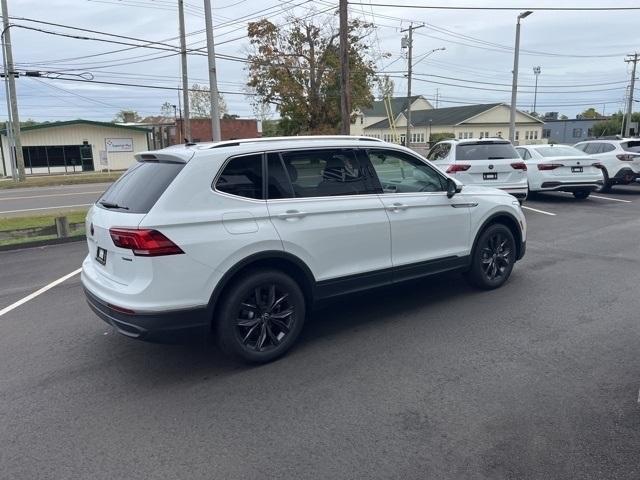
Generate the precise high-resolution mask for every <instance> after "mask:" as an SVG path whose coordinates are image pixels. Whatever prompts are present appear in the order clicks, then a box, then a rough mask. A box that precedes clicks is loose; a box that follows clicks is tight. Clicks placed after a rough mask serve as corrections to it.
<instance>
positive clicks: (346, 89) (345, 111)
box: [339, 0, 351, 135]
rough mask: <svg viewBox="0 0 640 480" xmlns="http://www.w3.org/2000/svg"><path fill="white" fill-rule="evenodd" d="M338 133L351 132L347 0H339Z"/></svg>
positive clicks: (346, 133) (345, 133) (347, 133)
mask: <svg viewBox="0 0 640 480" xmlns="http://www.w3.org/2000/svg"><path fill="white" fill-rule="evenodd" d="M339 13H340V118H341V125H340V133H341V134H342V135H349V134H350V133H351V82H350V78H349V76H350V72H349V18H348V11H347V0H340V5H339Z"/></svg>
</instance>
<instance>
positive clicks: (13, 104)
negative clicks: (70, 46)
mask: <svg viewBox="0 0 640 480" xmlns="http://www.w3.org/2000/svg"><path fill="white" fill-rule="evenodd" d="M1 3H2V27H3V29H2V35H1V37H2V40H3V41H2V44H3V48H4V55H5V75H6V78H5V80H6V81H7V86H8V94H9V98H10V101H9V107H10V108H9V110H10V113H9V118H10V119H11V123H12V130H13V132H12V133H13V142H12V143H13V147H14V148H13V150H14V151H15V153H14V155H15V160H16V170H17V175H16V176H17V180H18V181H19V182H23V181H24V178H25V174H24V156H23V155H22V141H21V139H20V116H19V115H18V95H17V92H16V79H15V77H14V67H13V52H12V50H11V31H10V30H11V29H10V27H11V25H9V10H8V8H7V0H1ZM15 178H16V177H14V179H15Z"/></svg>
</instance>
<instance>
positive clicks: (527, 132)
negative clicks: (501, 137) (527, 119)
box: [524, 130, 529, 140]
mask: <svg viewBox="0 0 640 480" xmlns="http://www.w3.org/2000/svg"><path fill="white" fill-rule="evenodd" d="M524 139H525V140H529V130H527V131H526V132H524Z"/></svg>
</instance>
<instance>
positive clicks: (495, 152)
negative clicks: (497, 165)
mask: <svg viewBox="0 0 640 480" xmlns="http://www.w3.org/2000/svg"><path fill="white" fill-rule="evenodd" d="M501 158H520V155H518V152H516V149H515V148H513V145H511V143H509V142H496V143H488V142H478V143H463V144H460V145H456V160H498V159H501Z"/></svg>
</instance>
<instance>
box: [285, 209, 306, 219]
mask: <svg viewBox="0 0 640 480" xmlns="http://www.w3.org/2000/svg"><path fill="white" fill-rule="evenodd" d="M306 214H307V212H301V211H300V210H287V211H286V212H284V213H279V214H278V218H282V219H284V220H287V219H289V218H303V217H304V216H305V215H306Z"/></svg>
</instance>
